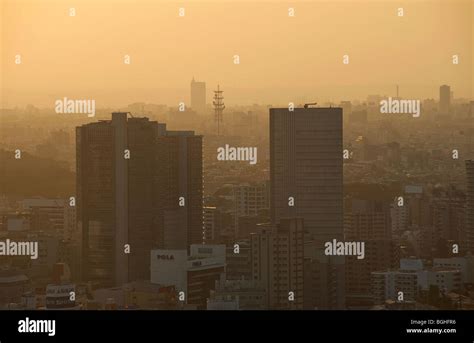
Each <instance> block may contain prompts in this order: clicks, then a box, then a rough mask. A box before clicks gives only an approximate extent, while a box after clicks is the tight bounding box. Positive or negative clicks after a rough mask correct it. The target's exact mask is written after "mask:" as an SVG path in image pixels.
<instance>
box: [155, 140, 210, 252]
mask: <svg viewBox="0 0 474 343" xmlns="http://www.w3.org/2000/svg"><path fill="white" fill-rule="evenodd" d="M156 153H157V158H158V160H159V161H160V163H159V166H158V167H157V168H158V170H159V175H162V176H161V177H160V178H159V180H158V189H159V194H160V199H159V206H158V207H159V209H160V210H159V212H158V222H159V230H158V232H159V239H158V240H159V245H158V246H159V247H160V248H161V249H187V248H189V246H190V245H191V244H201V243H202V242H203V205H202V192H203V190H202V187H203V184H202V136H195V135H194V132H193V131H167V132H166V136H161V137H159V138H158V144H157V147H156Z"/></svg>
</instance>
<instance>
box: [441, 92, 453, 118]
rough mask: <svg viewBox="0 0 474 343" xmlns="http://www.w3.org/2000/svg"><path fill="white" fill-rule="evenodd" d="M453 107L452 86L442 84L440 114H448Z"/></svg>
mask: <svg viewBox="0 0 474 343" xmlns="http://www.w3.org/2000/svg"><path fill="white" fill-rule="evenodd" d="M450 107H451V87H449V86H447V85H442V86H441V87H439V114H441V115H448V114H449V110H450Z"/></svg>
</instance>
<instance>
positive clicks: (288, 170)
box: [270, 108, 343, 241]
mask: <svg viewBox="0 0 474 343" xmlns="http://www.w3.org/2000/svg"><path fill="white" fill-rule="evenodd" d="M342 197H343V193H342V109H341V108H295V109H294V111H290V110H289V109H288V108H273V109H270V201H271V203H270V207H271V210H270V212H271V220H272V222H273V223H274V224H275V223H278V222H279V221H280V219H281V218H285V217H287V218H291V217H297V218H303V219H304V226H305V230H306V231H307V232H308V233H309V234H310V235H311V236H312V237H313V239H315V240H318V241H321V240H323V241H327V240H332V239H343V237H342V236H343V202H342Z"/></svg>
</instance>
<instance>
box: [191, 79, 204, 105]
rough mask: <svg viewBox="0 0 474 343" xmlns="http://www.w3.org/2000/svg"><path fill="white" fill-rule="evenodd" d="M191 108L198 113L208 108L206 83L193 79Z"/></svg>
mask: <svg viewBox="0 0 474 343" xmlns="http://www.w3.org/2000/svg"><path fill="white" fill-rule="evenodd" d="M191 108H192V109H193V110H195V111H196V112H198V113H203V112H204V111H205V110H206V83H205V82H198V81H195V80H194V77H193V79H192V80H191Z"/></svg>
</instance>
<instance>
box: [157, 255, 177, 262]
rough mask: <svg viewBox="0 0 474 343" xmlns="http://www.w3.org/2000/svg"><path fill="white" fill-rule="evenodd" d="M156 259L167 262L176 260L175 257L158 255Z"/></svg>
mask: <svg viewBox="0 0 474 343" xmlns="http://www.w3.org/2000/svg"><path fill="white" fill-rule="evenodd" d="M156 258H157V259H158V260H167V261H171V260H174V256H173V255H156Z"/></svg>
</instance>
